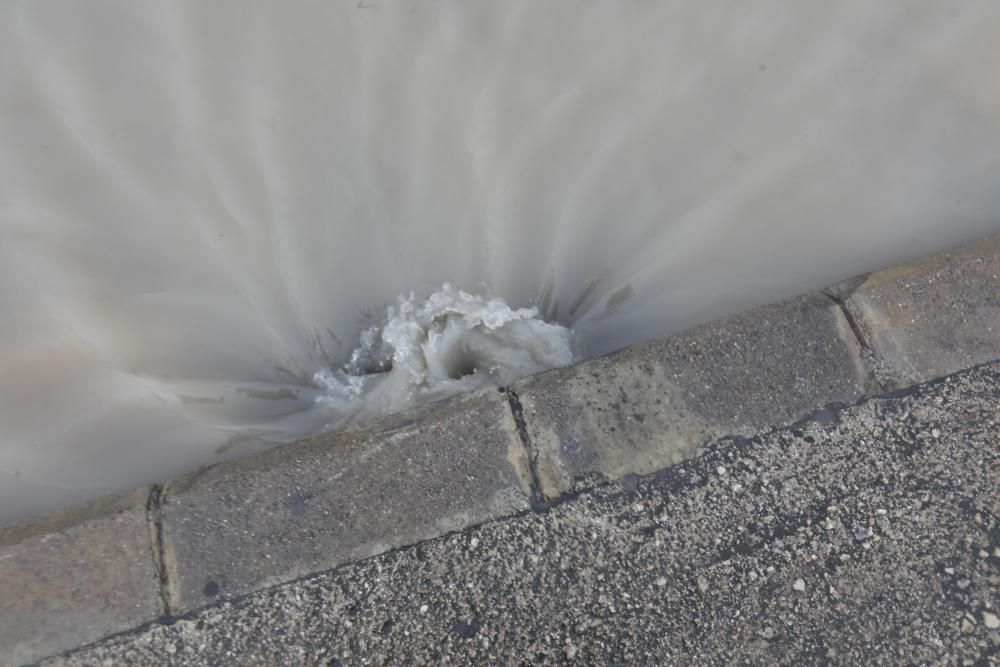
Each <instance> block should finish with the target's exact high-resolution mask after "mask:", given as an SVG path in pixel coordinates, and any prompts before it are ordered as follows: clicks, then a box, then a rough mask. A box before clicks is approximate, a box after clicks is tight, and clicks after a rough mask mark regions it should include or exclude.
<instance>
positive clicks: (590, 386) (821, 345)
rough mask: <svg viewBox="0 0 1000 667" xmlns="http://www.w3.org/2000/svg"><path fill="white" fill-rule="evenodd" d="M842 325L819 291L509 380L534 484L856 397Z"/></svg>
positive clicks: (671, 460) (662, 460) (856, 379)
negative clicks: (529, 448) (520, 416)
mask: <svg viewBox="0 0 1000 667" xmlns="http://www.w3.org/2000/svg"><path fill="white" fill-rule="evenodd" d="M860 353H861V349H860V346H859V345H858V342H857V340H856V339H855V337H854V335H853V333H852V332H851V329H850V325H849V324H848V322H847V319H846V318H845V317H844V315H843V313H842V312H841V310H840V308H839V307H838V306H837V305H836V304H835V303H834V301H833V300H832V299H831V298H829V297H826V296H823V295H820V294H813V295H807V296H804V297H799V298H795V299H791V300H788V301H784V302H781V303H778V304H773V305H768V306H762V307H760V308H755V309H753V310H751V311H749V312H746V313H744V314H741V315H737V316H735V317H731V318H728V319H725V320H721V321H719V322H715V323H711V324H707V325H703V326H700V327H697V328H695V329H693V330H690V331H688V332H686V333H683V334H680V335H678V336H672V337H670V338H664V339H660V340H656V341H653V342H650V343H646V344H643V345H638V346H635V347H632V348H628V349H626V350H623V351H621V352H617V353H615V354H611V355H609V356H606V357H602V358H598V359H592V360H589V361H585V362H583V363H581V364H578V365H576V366H571V367H567V368H562V369H558V370H555V371H550V372H548V373H544V374H542V375H538V376H535V377H533V378H528V379H526V380H523V381H521V382H519V383H517V384H515V385H514V386H513V388H512V389H513V391H514V392H515V393H516V396H517V397H518V400H519V401H520V404H521V406H522V409H523V413H524V418H525V422H526V430H527V434H528V437H529V441H530V443H531V446H532V449H533V453H532V456H533V457H534V458H535V462H536V470H537V473H538V478H539V479H538V481H539V484H540V487H541V489H540V490H541V493H542V495H543V496H544V497H546V498H552V497H554V496H556V495H558V494H560V493H564V492H566V491H569V490H570V489H572V488H573V484H574V479H576V478H578V477H581V476H586V475H587V474H589V473H599V474H601V475H603V476H605V477H607V478H610V479H616V478H620V477H622V476H624V475H627V474H629V473H637V474H641V473H648V472H652V471H654V470H658V469H660V468H664V467H666V466H669V465H672V464H676V463H679V462H681V461H683V460H685V459H687V458H690V457H691V456H693V455H694V454H695V453H696V452H697V450H698V448H699V447H701V446H702V445H704V444H705V443H708V442H709V441H711V440H713V439H715V438H717V437H719V436H722V435H744V436H746V435H751V434H753V433H755V432H757V431H759V430H761V429H770V428H774V427H777V426H779V425H782V424H788V423H790V422H794V421H796V420H798V419H800V418H802V417H804V416H806V415H807V414H809V413H811V412H813V411H816V410H817V409H819V408H821V407H823V406H826V405H828V404H831V403H849V402H853V401H855V400H857V399H859V398H860V397H861V396H862V394H863V392H864V390H865V386H866V382H867V372H866V368H865V366H864V364H863V363H862V360H861V355H860Z"/></svg>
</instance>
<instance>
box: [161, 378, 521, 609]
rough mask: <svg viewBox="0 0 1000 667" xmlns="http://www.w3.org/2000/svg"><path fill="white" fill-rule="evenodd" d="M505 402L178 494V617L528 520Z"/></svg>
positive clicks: (228, 475)
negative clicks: (445, 537)
mask: <svg viewBox="0 0 1000 667" xmlns="http://www.w3.org/2000/svg"><path fill="white" fill-rule="evenodd" d="M526 464H527V461H526V455H525V451H524V448H523V445H522V444H521V442H520V439H519V438H518V436H517V431H516V428H515V425H514V422H513V418H512V417H511V414H510V410H509V406H508V404H507V400H506V397H505V396H504V395H503V394H501V393H499V392H497V391H496V390H492V391H484V392H479V393H475V394H470V395H467V396H462V397H458V398H456V399H452V400H449V401H445V402H442V403H438V404H434V405H430V406H424V407H422V408H420V409H418V410H415V411H413V412H410V413H403V414H400V415H393V416H390V417H387V418H383V419H380V420H378V421H376V422H373V423H371V424H369V425H367V426H365V427H362V428H359V429H354V430H350V431H344V432H340V433H333V434H324V435H318V436H315V437H312V438H309V439H307V440H303V441H300V442H297V443H295V444H292V445H287V446H285V447H281V448H278V449H275V450H272V451H270V452H266V453H264V454H261V455H258V456H255V457H251V458H248V459H244V460H241V461H236V462H233V463H227V464H222V465H219V466H216V467H214V468H210V469H208V470H207V471H205V472H202V473H199V474H194V475H190V476H188V477H186V478H181V479H180V480H177V481H176V482H172V483H171V484H170V485H168V487H167V490H166V492H165V495H164V502H163V506H162V510H161V516H162V521H163V537H164V556H165V558H164V560H165V562H166V563H167V566H168V579H169V581H170V582H171V593H170V599H171V603H172V604H171V606H172V608H173V610H174V611H181V612H183V611H187V610H190V609H194V608H198V607H201V606H203V605H205V604H209V603H212V602H214V601H216V600H217V599H218V598H220V597H230V596H236V595H241V594H244V593H247V592H250V591H254V590H259V589H261V588H265V587H267V586H269V585H272V584H276V583H279V582H283V581H288V580H291V579H294V578H296V577H300V576H303V575H308V574H312V573H315V572H319V571H321V570H326V569H329V568H332V567H335V566H337V565H339V564H342V563H345V562H347V561H351V560H356V559H360V558H366V557H368V556H372V555H374V554H378V553H381V552H384V551H387V550H389V549H393V548H395V547H399V546H402V545H406V544H412V543H415V542H419V541H420V540H424V539H428V538H432V537H436V536H438V535H441V534H442V533H445V532H448V531H452V530H457V529H460V528H465V527H467V526H471V525H474V524H478V523H482V522H484V521H487V520H489V519H495V518H499V517H503V516H508V515H510V514H513V513H516V512H519V511H523V510H526V509H527V508H528V500H527V492H528V488H529V482H528V479H529V475H528V473H527V467H526Z"/></svg>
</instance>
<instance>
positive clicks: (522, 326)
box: [314, 283, 577, 428]
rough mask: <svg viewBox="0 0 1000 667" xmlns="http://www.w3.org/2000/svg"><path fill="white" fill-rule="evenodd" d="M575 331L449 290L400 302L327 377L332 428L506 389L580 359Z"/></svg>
mask: <svg viewBox="0 0 1000 667" xmlns="http://www.w3.org/2000/svg"><path fill="white" fill-rule="evenodd" d="M576 345H577V341H576V339H575V337H574V335H573V333H572V331H571V330H570V329H569V328H567V327H564V326H561V325H559V324H552V323H548V322H544V321H543V320H542V319H541V318H540V316H539V312H538V309H537V308H518V309H512V308H511V307H510V306H508V305H507V304H506V303H505V302H504V301H503V299H500V298H497V297H491V298H487V297H484V296H479V295H473V294H470V293H468V292H464V291H462V290H459V289H458V288H456V287H454V286H453V285H450V284H448V283H445V285H444V286H443V287H442V288H441V290H439V291H437V292H434V293H433V294H431V295H430V296H429V297H428V298H427V299H424V300H418V299H417V298H416V297H415V296H414V294H412V293H411V294H410V296H409V297H400V298H399V300H398V303H397V305H396V306H395V307H390V308H389V309H388V312H387V314H386V318H385V320H384V321H383V322H381V323H380V324H378V325H376V326H373V327H370V328H368V329H366V330H365V331H364V332H363V333H362V334H361V341H360V344H359V345H358V347H356V348H355V349H354V351H353V352H352V354H351V358H350V361H349V362H348V363H347V364H346V365H345V366H344V367H343V368H341V369H336V370H334V369H328V368H324V369H322V370H320V371H319V372H318V373H316V375H315V376H314V381H315V382H316V384H317V385H318V386H320V387H321V388H322V389H323V391H324V393H323V394H322V395H321V396H319V397H318V398H317V401H318V402H319V404H320V405H323V406H325V407H326V408H328V409H329V410H330V411H331V415H332V416H331V419H330V421H329V422H328V424H327V428H340V427H342V426H345V425H347V424H349V423H352V422H356V421H358V420H363V419H367V418H371V417H374V416H377V415H380V414H385V413H388V412H396V411H399V410H404V409H406V408H409V407H412V406H414V405H417V404H419V403H423V402H427V401H432V400H439V399H442V398H446V397H448V396H454V395H456V394H460V393H462V392H468V391H473V390H476V389H481V388H484V387H487V386H498V385H502V384H506V383H508V382H511V381H513V380H515V379H517V378H520V377H524V376H526V375H530V374H532V373H537V372H540V371H543V370H546V369H549V368H555V367H558V366H565V365H568V364H570V363H572V362H573V360H574V358H575V354H574V347H575V346H576Z"/></svg>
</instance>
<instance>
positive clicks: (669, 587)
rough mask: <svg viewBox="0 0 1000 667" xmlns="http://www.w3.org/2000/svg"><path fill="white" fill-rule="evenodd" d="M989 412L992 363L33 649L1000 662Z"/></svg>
mask: <svg viewBox="0 0 1000 667" xmlns="http://www.w3.org/2000/svg"><path fill="white" fill-rule="evenodd" d="M998 419H1000V364H992V365H989V366H984V367H980V368H977V369H974V370H970V371H966V372H962V373H959V374H957V375H954V376H951V377H949V378H947V379H945V380H943V381H939V382H934V383H931V384H928V385H923V386H919V387H917V388H914V389H912V390H909V391H907V392H906V393H905V394H903V395H893V396H889V397H883V398H874V399H867V400H864V401H863V402H861V403H859V404H857V405H855V406H853V407H850V408H846V409H843V410H834V411H826V412H822V413H820V414H819V415H817V419H815V420H812V421H803V422H801V423H799V424H797V425H795V426H793V427H791V428H787V429H782V430H778V431H774V432H771V433H768V434H764V435H760V436H756V437H753V438H749V439H741V438H738V439H726V440H722V441H720V442H717V443H715V444H713V445H711V446H709V447H708V448H706V451H705V452H704V453H703V454H702V455H701V456H699V457H697V458H694V459H691V460H688V461H687V462H685V463H682V464H680V465H677V466H674V467H671V468H669V469H667V470H665V471H662V472H659V473H657V474H654V475H651V476H647V477H636V476H627V477H625V478H623V479H622V480H620V481H619V482H617V483H613V484H597V485H595V486H593V487H592V488H589V489H584V490H580V491H578V492H577V493H576V494H574V495H572V496H570V497H567V498H565V499H564V501H563V502H561V503H559V504H557V505H555V506H554V507H551V508H550V509H548V510H547V511H545V512H541V513H532V512H525V513H523V514H520V515H517V516H514V517H512V518H509V519H504V520H499V521H493V522H490V523H487V524H485V525H482V526H479V527H475V528H470V529H465V530H462V531H460V532H457V533H453V534H450V535H447V536H444V537H441V538H438V539H435V540H432V541H429V542H426V543H423V544H419V545H416V546H411V547H406V548H403V549H399V550H396V551H392V552H389V553H385V554H382V555H380V556H377V557H374V558H370V559H368V560H364V561H361V562H356V563H351V564H349V565H345V566H343V567H341V568H339V569H337V570H334V571H331V572H327V573H324V574H321V575H318V576H314V577H311V578H308V579H304V580H300V581H297V582H294V583H291V584H288V585H284V586H281V587H277V588H274V589H272V590H268V591H263V592H260V593H257V594H254V595H251V596H248V597H246V598H243V599H240V600H237V601H231V602H226V603H223V604H222V605H220V606H217V607H213V608H209V609H206V610H203V611H201V612H199V613H195V614H192V615H189V616H187V617H185V618H183V619H180V620H178V621H176V622H175V623H173V624H172V625H154V626H151V627H149V628H146V629H144V630H142V631H140V632H138V633H133V634H129V635H124V636H121V637H118V638H115V639H112V640H109V641H106V642H102V643H100V644H98V645H95V646H92V647H89V648H87V649H84V650H82V651H80V652H78V653H75V654H73V655H71V656H69V657H63V658H60V659H57V660H53V661H51V662H50V663H47V664H51V665H55V664H67V665H93V664H150V665H151V664H174V665H188V664H242V665H273V664H289V665H300V664H302V665H353V664H519V663H535V664H562V663H574V664H586V665H589V664H649V665H661V664H692V663H698V664H790V665H800V664H816V663H835V664H856V665H871V664H982V665H986V664H996V663H997V661H998V659H1000V629H998V627H997V626H998V614H1000V422H998Z"/></svg>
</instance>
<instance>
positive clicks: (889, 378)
mask: <svg viewBox="0 0 1000 667" xmlns="http://www.w3.org/2000/svg"><path fill="white" fill-rule="evenodd" d="M832 289H833V290H835V291H839V292H840V294H841V296H842V298H844V302H845V304H846V307H847V309H848V312H849V313H850V314H851V316H852V317H853V319H854V321H855V323H856V325H857V329H858V330H859V334H860V335H861V337H862V338H863V339H864V340H863V342H864V343H865V344H866V345H868V346H869V347H870V348H871V349H872V350H873V352H874V353H875V355H876V357H877V362H878V365H877V372H878V373H879V375H880V377H879V380H880V381H881V382H882V384H883V385H884V386H886V388H901V387H906V386H909V385H912V384H916V383H919V382H925V381H927V380H932V379H934V378H939V377H944V376H945V375H950V374H951V373H954V372H957V371H960V370H962V369H965V368H970V367H972V366H977V365H979V364H983V363H986V362H988V361H992V360H994V359H996V358H997V356H998V355H1000V235H996V236H993V237H990V238H987V239H983V240H981V241H977V242H975V243H972V244H970V245H967V246H964V247H962V248H958V249H956V250H952V251H948V252H944V253H939V254H936V255H930V256H928V257H925V258H923V259H918V260H915V261H913V262H909V263H907V264H903V265H901V266H898V267H896V268H892V269H888V270H885V271H879V272H877V273H873V274H870V275H868V276H865V277H862V278H860V279H856V280H854V281H848V282H847V283H844V284H842V285H839V286H836V287H834V288H832Z"/></svg>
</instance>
